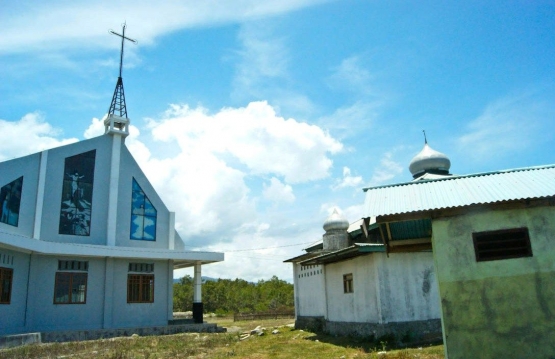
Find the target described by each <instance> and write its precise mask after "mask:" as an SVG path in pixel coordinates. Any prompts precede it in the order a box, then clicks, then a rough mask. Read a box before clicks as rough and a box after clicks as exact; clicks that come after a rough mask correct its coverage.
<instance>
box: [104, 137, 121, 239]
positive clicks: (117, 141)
mask: <svg viewBox="0 0 555 359" xmlns="http://www.w3.org/2000/svg"><path fill="white" fill-rule="evenodd" d="M121 144H122V140H121V136H120V135H117V134H114V135H113V136H112V159H111V161H110V188H109V189H108V191H109V192H108V193H109V195H108V211H107V212H108V218H107V222H108V226H107V227H108V229H107V233H106V239H107V240H106V245H108V246H115V245H116V225H117V215H118V191H119V165H120V156H121Z"/></svg>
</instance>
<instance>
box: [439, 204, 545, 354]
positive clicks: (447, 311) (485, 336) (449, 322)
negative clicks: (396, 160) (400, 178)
mask: <svg viewBox="0 0 555 359" xmlns="http://www.w3.org/2000/svg"><path fill="white" fill-rule="evenodd" d="M518 227H528V230H529V234H530V242H531V245H532V252H533V257H528V258H516V259H506V260H497V261H489V262H476V257H475V254H474V245H473V242H472V233H473V232H480V231H490V230H497V229H507V228H518ZM432 228H433V238H432V244H433V252H434V261H435V268H436V275H437V278H438V282H439V292H440V297H441V306H442V321H443V330H444V338H445V344H446V354H447V356H448V358H449V359H458V358H464V359H467V358H555V208H553V207H543V208H531V209H526V210H498V211H487V212H486V211H484V212H475V213H469V214H466V215H463V216H457V217H449V218H443V219H435V220H434V221H433V224H432Z"/></svg>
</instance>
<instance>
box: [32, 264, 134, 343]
mask: <svg viewBox="0 0 555 359" xmlns="http://www.w3.org/2000/svg"><path fill="white" fill-rule="evenodd" d="M58 260H80V261H84V260H86V261H88V262H89V268H88V272H87V273H88V275H87V293H86V303H85V304H54V288H55V280H56V272H57V271H58ZM30 268H31V269H30V281H31V283H32V285H31V286H30V288H29V297H28V309H27V310H28V313H27V318H28V320H27V329H26V330H27V331H28V332H33V331H60V330H76V329H94V328H101V327H102V320H103V316H102V313H103V303H104V277H105V265H104V260H103V259H96V258H95V259H93V258H75V257H64V256H43V255H36V254H33V255H32V256H31V265H30ZM123 288H125V286H123Z"/></svg>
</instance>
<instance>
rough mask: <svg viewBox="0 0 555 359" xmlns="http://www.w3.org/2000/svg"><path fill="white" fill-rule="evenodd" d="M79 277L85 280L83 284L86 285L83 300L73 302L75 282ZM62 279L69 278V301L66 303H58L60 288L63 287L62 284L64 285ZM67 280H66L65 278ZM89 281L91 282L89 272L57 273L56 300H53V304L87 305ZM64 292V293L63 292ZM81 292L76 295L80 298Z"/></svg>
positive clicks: (55, 283)
mask: <svg viewBox="0 0 555 359" xmlns="http://www.w3.org/2000/svg"><path fill="white" fill-rule="evenodd" d="M78 276H82V279H84V280H83V284H84V286H85V287H84V289H83V291H82V292H83V293H82V295H83V299H82V300H79V301H73V300H72V299H73V296H74V293H73V284H74V280H75V278H77V277H78ZM62 277H66V278H68V279H67V280H66V283H67V300H66V301H58V298H57V297H58V296H57V294H58V292H59V291H60V289H62V288H60V286H61V285H62V283H64V282H63V281H62V280H61V279H62ZM64 279H65V278H64ZM88 281H89V274H88V273H87V272H70V271H58V272H56V277H55V282H54V299H53V303H54V304H56V305H57V304H87V289H88ZM62 292H63V291H62ZM80 292H81V291H80V290H79V291H78V292H77V293H75V295H77V296H80V295H81V293H80Z"/></svg>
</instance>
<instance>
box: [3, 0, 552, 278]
mask: <svg viewBox="0 0 555 359" xmlns="http://www.w3.org/2000/svg"><path fill="white" fill-rule="evenodd" d="M0 9H1V11H0V24H2V26H1V27H0V79H1V81H0V133H2V134H3V135H4V140H3V141H2V142H0V160H6V159H11V158H14V157H18V156H22V155H26V154H30V153H34V152H37V151H40V150H43V149H46V148H51V147H55V146H59V145H62V144H66V143H71V142H74V141H78V140H83V139H86V138H90V137H92V136H97V135H100V134H102V126H101V125H100V122H99V119H100V118H102V116H103V115H104V114H105V113H106V111H107V109H108V107H109V105H110V100H111V98H112V94H113V91H114V87H115V84H116V80H117V75H118V65H119V47H120V45H121V44H120V41H119V38H118V37H116V36H113V35H110V34H109V33H108V30H109V29H113V30H114V31H117V32H121V24H122V23H123V22H124V21H126V23H127V30H126V35H127V36H129V37H131V38H134V39H137V40H138V44H137V45H134V44H131V43H126V45H125V46H126V47H125V57H124V69H123V80H124V86H125V96H126V100H127V108H128V115H129V118H130V119H131V123H132V125H133V127H132V130H131V136H129V137H128V139H127V140H126V143H127V145H128V147H129V148H130V149H131V151H132V153H133V154H134V156H135V158H136V159H137V161H138V162H139V163H140V165H141V167H142V168H143V170H144V171H145V172H146V173H147V176H148V177H149V179H150V181H151V182H152V183H153V185H154V186H155V188H157V189H158V191H159V192H160V194H161V196H162V198H163V199H164V201H165V202H166V204H167V205H168V207H169V208H170V209H171V210H173V211H175V212H176V221H177V227H178V230H179V232H180V234H181V236H182V237H183V238H184V240H185V244H186V246H187V247H188V248H191V249H202V250H215V251H223V252H226V261H225V262H224V263H221V264H215V265H210V266H206V267H205V268H204V269H203V271H204V273H203V274H204V275H207V276H211V277H222V278H236V277H240V278H244V279H248V280H258V279H268V278H270V277H271V276H272V275H274V274H275V275H278V276H279V277H280V278H284V279H287V280H291V277H292V270H291V268H290V266H289V265H288V264H284V263H282V261H283V260H284V259H287V258H290V257H293V256H296V255H298V254H301V253H302V252H301V250H302V248H305V247H307V246H308V245H309V244H310V243H314V242H316V241H318V240H320V239H321V236H322V234H323V229H322V224H323V222H324V220H325V219H326V217H327V215H328V214H329V213H331V212H330V211H331V210H332V209H333V208H334V207H337V208H338V209H339V210H340V211H341V212H342V213H343V214H344V215H345V216H346V217H347V218H348V219H349V221H351V222H352V221H355V220H357V219H359V218H360V217H361V216H362V204H363V202H364V193H363V192H362V188H363V187H367V186H374V185H382V184H387V183H394V182H403V181H408V180H410V179H411V176H410V173H409V171H408V164H409V162H410V160H411V158H412V157H413V156H414V155H416V154H417V153H418V152H419V151H420V149H421V148H422V146H423V136H422V130H426V133H427V136H428V141H429V144H430V145H431V147H432V148H434V149H436V150H438V151H440V152H443V153H445V154H446V155H448V156H449V158H450V159H451V163H452V166H451V172H452V173H455V174H468V173H475V172H485V171H494V170H501V169H509V168H517V167H526V166H535V165H543V164H553V163H555V151H554V150H553V149H554V148H555V135H554V131H553V128H554V127H555V66H554V62H555V2H553V1H533V2H532V1H465V2H462V3H461V2H455V1H443V2H437V1H419V2H407V1H387V2H386V1H382V2H378V1H351V0H342V1H318V0H295V1H293V0H290V1H287V0H281V1H272V0H267V1H264V2H260V1H256V0H243V1H202V2H199V1H168V2H165V3H159V4H155V3H154V2H148V1H116V2H102V1H95V0H92V1H87V2H72V1H26V2H24V3H23V2H19V3H15V2H8V1H1V0H0ZM256 248H262V249H259V250H252V249H256ZM183 273H187V272H180V273H179V275H181V274H183Z"/></svg>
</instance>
